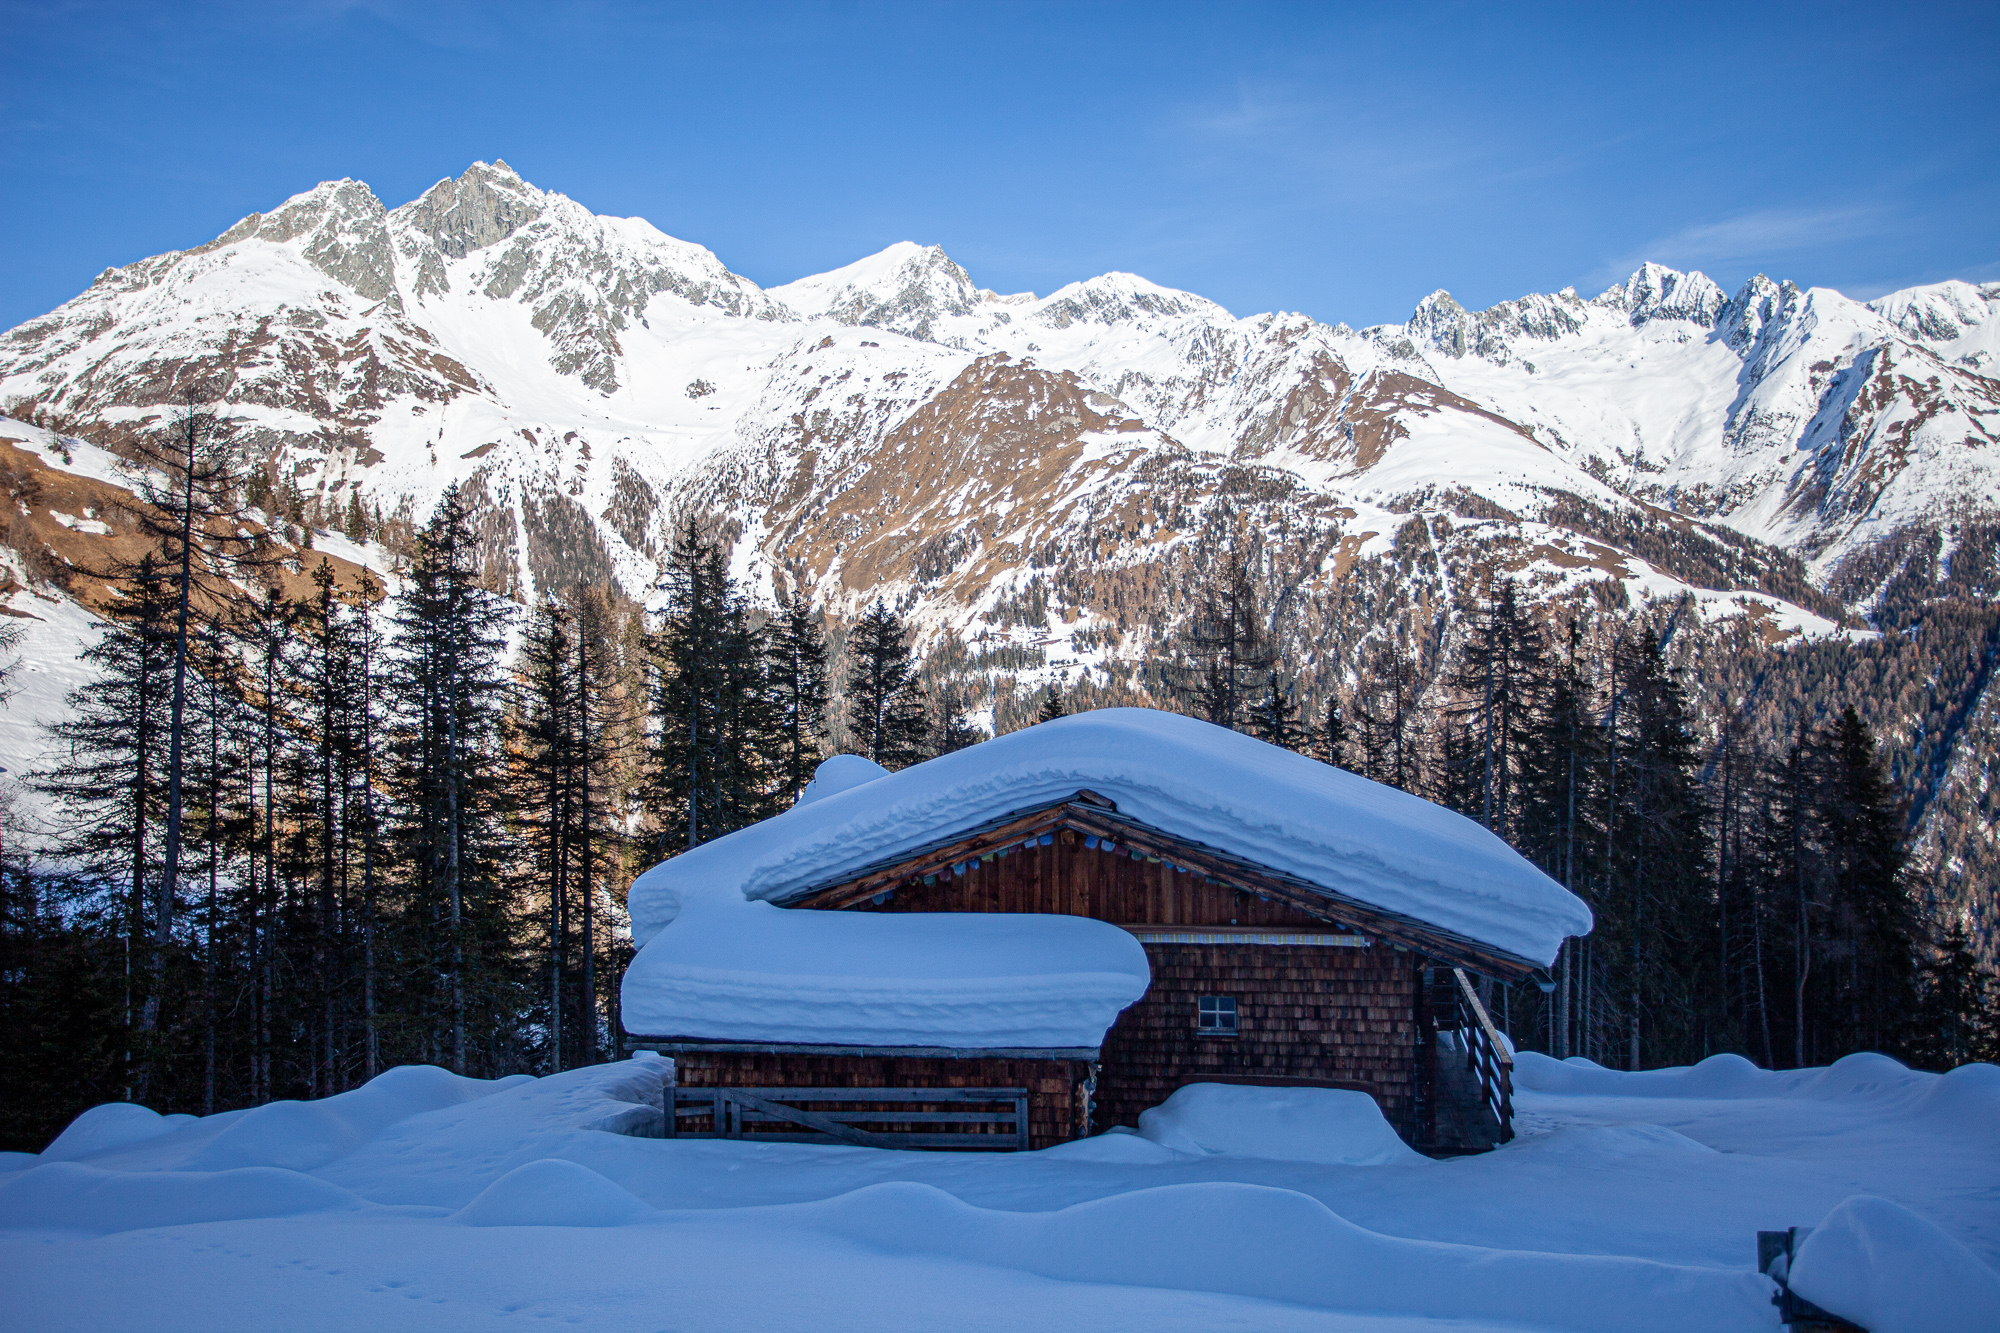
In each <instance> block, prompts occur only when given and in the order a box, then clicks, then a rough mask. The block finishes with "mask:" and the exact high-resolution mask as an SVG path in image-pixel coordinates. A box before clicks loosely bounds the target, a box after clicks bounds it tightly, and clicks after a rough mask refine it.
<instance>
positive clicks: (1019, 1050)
mask: <svg viewBox="0 0 2000 1333" xmlns="http://www.w3.org/2000/svg"><path fill="white" fill-rule="evenodd" d="M624 1042H625V1045H626V1046H627V1047H629V1048H630V1049H632V1050H640V1051H658V1052H660V1053H661V1054H662V1055H697V1054H708V1055H844V1056H851V1057H854V1058H856V1059H860V1058H864V1057H870V1058H878V1059H879V1058H882V1057H885V1056H889V1057H906V1058H911V1059H920V1060H1085V1061H1094V1060H1096V1059H1098V1057H1099V1055H1100V1054H1101V1052H1100V1050H1099V1048H1098V1047H1095V1046H832V1045H810V1044H804V1043H800V1042H755V1041H707V1040H704V1039H702V1038H700V1037H634V1036H628V1037H625V1038H624Z"/></svg>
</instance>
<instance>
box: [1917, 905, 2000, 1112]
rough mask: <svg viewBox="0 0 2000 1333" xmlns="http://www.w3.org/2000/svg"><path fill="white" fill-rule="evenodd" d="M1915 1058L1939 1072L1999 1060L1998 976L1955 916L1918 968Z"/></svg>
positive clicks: (1999, 993) (1923, 1065)
mask: <svg viewBox="0 0 2000 1333" xmlns="http://www.w3.org/2000/svg"><path fill="white" fill-rule="evenodd" d="M1914 1026H1915V1040H1914V1041H1913V1042H1912V1043H1911V1048H1910V1054H1911V1059H1912V1061H1913V1062H1914V1063H1915V1064H1917V1065H1918V1066H1919V1067H1920V1068H1924V1069H1934V1070H1937V1071H1938V1072H1940V1073H1944V1072H1948V1071H1950V1070H1953V1069H1956V1068H1958V1067H1959V1066H1960V1065H1964V1064H1971V1063H1972V1062H1974V1061H1976V1060H1985V1061H1993V1060H2000V978H1996V977H1995V976H1994V975H1993V973H1991V972H1990V971H1987V970H1986V969H1985V968H1983V967H1981V966H1980V963H1979V957H1978V955H1977V954H1975V953H1974V952H1973V949H1972V936H1971V934H1970V932H1968V931H1967V930H1966V928H1965V921H1964V920H1963V919H1962V918H1957V917H1954V918H1953V919H1952V920H1951V921H1950V923H1949V924H1947V925H1946V926H1945V928H1944V929H1943V930H1942V931H1941V932H1939V936H1938V941H1937V944H1936V946H1935V947H1934V948H1933V949H1932V951H1931V956H1930V957H1929V959H1927V960H1926V961H1925V963H1924V965H1923V968H1922V971H1921V972H1920V974H1919V992H1918V1000H1917V1005H1916V1022H1915V1025H1914Z"/></svg>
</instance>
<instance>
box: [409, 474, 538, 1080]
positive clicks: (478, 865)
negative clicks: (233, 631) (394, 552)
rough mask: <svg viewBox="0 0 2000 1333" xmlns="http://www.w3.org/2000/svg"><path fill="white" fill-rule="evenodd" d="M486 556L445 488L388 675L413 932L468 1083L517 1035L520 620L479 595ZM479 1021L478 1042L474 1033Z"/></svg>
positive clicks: (419, 553)
mask: <svg viewBox="0 0 2000 1333" xmlns="http://www.w3.org/2000/svg"><path fill="white" fill-rule="evenodd" d="M478 554H479V548H478V537H477V534H476V533H475V532H474V531H473V528H472V521H471V515H470V514H469V512H468V511H467V508H466V505H465V502H464V500H463V498H462V497H461V496H460V494H459V490H458V488H457V487H456V486H452V487H449V488H447V489H446V491H445V493H444V495H443V497H442V498H441V499H440V500H439V501H438V505H437V508H436V510H435V511H434V512H433V514H432V515H431V518H430V521H429V522H428V523H427V524H425V526H424V528H423V530H422V532H420V533H419V534H418V537H417V549H416V557H415V560H414V561H413V562H412V564H411V567H410V569H409V571H408V573H407V574H406V575H405V577H404V582H403V590H402V592H401V593H400V595H399V596H398V597H397V599H396V608H395V613H394V614H395V624H396V631H397V632H396V638H395V642H394V656H393V658H392V659H391V661H390V662H389V664H388V667H389V670H388V685H389V689H390V694H391V697H393V698H394V699H395V700H396V702H397V712H396V715H395V717H394V719H393V722H392V728H393V731H392V737H393V739H392V743H391V744H392V753H393V756H394V768H395V773H394V779H393V784H392V785H393V789H394V796H395V809H394V818H395V843H396V847H397V851H398V855H399V860H400V862H401V866H400V869H401V879H402V885H401V888H402V892H403V895H404V897H405V904H404V908H405V911H404V920H405V923H406V925H407V926H408V927H410V928H412V929H413V930H414V931H415V932H416V933H417V935H418V936H419V937H421V938H424V939H425V942H426V943H428V944H430V945H431V947H432V950H433V957H434V959H435V967H436V972H435V975H436V976H437V977H439V979H440V989H441V991H442V994H440V995H439V996H437V998H436V1010H434V1012H435V1013H436V1017H437V1018H438V1019H440V1020H441V1021H442V1022H443V1024H444V1027H443V1032H442V1037H441V1044H442V1046H443V1049H444V1051H445V1052H446V1059H447V1060H448V1062H449V1064H450V1066H451V1068H452V1069H453V1070H454V1071H455V1072H460V1073H464V1072H469V1068H470V1056H471V1051H472V1046H473V1044H474V1043H475V1042H480V1043H483V1044H485V1045H486V1046H487V1056H488V1061H487V1063H488V1067H489V1068H490V1067H493V1065H494V1063H495V1061H494V1058H493V1057H494V1056H495V1053H496V1052H497V1050H498V1044H499V1042H500V1038H501V1032H500V1027H499V1025H502V1024H505V1023H507V1022H509V1021H511V1010H510V1009H509V1007H508V1006H506V1005H505V1004H504V1003H502V1001H503V999H504V998H505V995H506V992H507V991H508V989H509V985H510V982H511V981H512V977H511V976H510V975H509V973H510V968H511V965H512V964H513V962H514V955H513V951H512V950H513V943H514V941H513V932H514V928H515V924H516V923H515V922H514V920H513V919H512V913H511V904H510V903H509V902H508V901H507V899H506V898H505V897H504V896H503V895H502V892H501V889H502V885H501V877H500V871H501V864H502V861H503V860H504V858H505V856H506V847H505V828H504V825H503V822H502V813H503V795H504V792H503V786H502V783H501V780H500V779H501V776H502V774H501V757H500V752H499V732H500V725H501V720H502V710H503V706H504V701H505V698H506V680H505V677H504V676H503V675H502V674H501V671H500V667H499V658H500V653H501V649H502V647H503V646H504V643H505V635H506V630H507V625H508V621H509V620H510V619H511V613H510V611H509V610H508V608H507V606H506V604H505V603H504V602H503V601H502V599H501V598H499V597H498V596H497V595H495V594H494V593H491V592H489V591H488V590H487V589H485V588H484V587H482V586H481V585H480V582H479V578H478V565H477V561H478ZM430 923H435V924H430ZM439 1010H441V1012H436V1011H439ZM472 1021H478V1022H480V1023H481V1031H480V1032H479V1033H476V1034H469V1033H468V1031H467V1027H468V1023H469V1022H472Z"/></svg>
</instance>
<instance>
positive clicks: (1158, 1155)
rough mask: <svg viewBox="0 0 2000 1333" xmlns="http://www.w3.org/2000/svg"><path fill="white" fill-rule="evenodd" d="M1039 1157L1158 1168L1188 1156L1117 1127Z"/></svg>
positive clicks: (1064, 1160)
mask: <svg viewBox="0 0 2000 1333" xmlns="http://www.w3.org/2000/svg"><path fill="white" fill-rule="evenodd" d="M1036 1155H1037V1156H1040V1157H1046V1158H1052V1159H1054V1160H1055V1161H1059V1162H1114V1163H1118V1164H1120V1165H1126V1166H1158V1165H1160V1164H1162V1163H1166V1162H1178V1161H1181V1160H1183V1158H1184V1156H1185V1154H1183V1153H1178V1152H1175V1151H1174V1150H1173V1149H1172V1148H1168V1147H1166V1146H1164V1145H1162V1144H1158V1143H1155V1142H1153V1140H1151V1139H1149V1138H1147V1137H1145V1136H1144V1135H1142V1134H1140V1133H1138V1132H1137V1131H1136V1130H1131V1129H1127V1128H1126V1127H1125V1126H1124V1125H1113V1126H1112V1127H1111V1128H1110V1129H1107V1130H1105V1131H1104V1132H1103V1133H1102V1134H1093V1135H1091V1136H1090V1137H1089V1138H1087V1139H1074V1140H1072V1141H1070V1142H1068V1143H1058V1144H1056V1145H1054V1146H1053V1147H1049V1148H1043V1149H1041V1150H1040V1151H1039V1152H1038V1153H1037V1154H1036Z"/></svg>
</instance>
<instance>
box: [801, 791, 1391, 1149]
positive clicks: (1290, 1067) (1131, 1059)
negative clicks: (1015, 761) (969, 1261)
mask: <svg viewBox="0 0 2000 1333" xmlns="http://www.w3.org/2000/svg"><path fill="white" fill-rule="evenodd" d="M830 896H837V895H830ZM850 910H855V911H872V912H1054V913H1060V914H1065V915H1071V916H1090V917H1096V918H1097V919H1098V920H1101V921H1109V922H1113V923H1115V924H1118V925H1124V926H1140V925H1149V926H1216V927H1225V928H1226V927H1230V926H1236V927H1239V928H1243V927H1253V926H1265V927H1274V928H1287V927H1289V928H1293V929H1299V930H1313V931H1330V930H1332V929H1333V918H1332V916H1331V915H1314V914H1311V913H1308V912H1305V911H1302V910H1300V909H1299V908H1297V907H1294V906H1292V905H1290V904H1287V903H1283V902H1278V901H1275V900H1265V899H1260V898H1258V897H1257V896H1256V895H1255V894H1251V893H1245V892H1243V891H1241V890H1239V889H1235V888H1231V887H1228V886H1226V885H1220V884H1214V883H1210V882H1208V881H1207V879H1206V877H1205V876H1202V875H1199V874H1193V873H1188V872H1185V871H1179V870H1176V869H1175V868H1174V867H1173V866H1172V865H1171V864H1170V863H1168V862H1167V861H1165V860H1155V859H1147V858H1140V859H1134V858H1133V857H1132V856H1131V855H1130V854H1129V853H1127V852H1125V851H1122V850H1119V851H1112V852H1104V851H1100V850H1097V849H1094V848H1089V847H1086V846H1085V845H1084V839H1083V835H1081V834H1079V833H1076V832H1075V831H1073V830H1063V831H1060V832H1058V833H1056V834H1055V835H1054V836H1053V837H1052V839H1051V841H1050V843H1049V845H1048V846H1046V847H1043V846H1036V847H1033V848H1030V849H1025V850H1017V851H1015V852H1013V853H1012V854H1010V855H1007V856H995V857H994V858H992V859H991V860H974V861H972V862H970V863H969V864H968V866H967V869H966V871H965V873H964V874H962V875H953V874H950V873H949V872H947V873H944V874H940V875H939V876H937V878H936V881H935V882H934V883H931V884H924V883H921V882H916V883H905V884H904V885H903V886H901V887H900V888H898V889H897V890H896V891H895V892H893V893H892V894H890V895H889V896H888V897H887V898H885V899H884V900H883V901H882V902H880V903H875V902H873V901H872V900H868V899H864V900H862V901H861V902H859V903H857V904H855V905H854V906H853V907H852V908H851V909H850ZM1146 957H1147V960H1148V962H1149V963H1150V964H1151V965H1152V970H1153V982H1152V985H1151V987H1149V988H1148V990H1147V992H1146V994H1145V996H1144V997H1143V998H1141V999H1140V1000H1139V1001H1138V1003H1136V1004H1134V1005H1133V1006H1132V1007H1131V1008H1130V1009H1127V1010H1126V1011H1125V1012H1124V1014H1123V1015H1121V1016H1120V1017H1119V1020H1118V1022H1117V1025H1116V1026H1114V1027H1113V1028H1112V1029H1111V1032H1110V1033H1109V1034H1108V1035H1107V1036H1106V1038H1105V1043H1104V1052H1103V1062H1102V1072H1100V1074H1099V1075H1098V1083H1097V1096H1096V1112H1095V1114H1094V1115H1093V1117H1092V1121H1093V1125H1094V1127H1095V1128H1097V1129H1100V1130H1101V1129H1103V1128H1104V1127H1105V1126H1107V1125H1114V1124H1117V1125H1131V1126H1135V1127H1136V1126H1137V1124H1138V1119H1139V1113H1140V1112H1141V1111H1143V1110H1145V1109H1146V1108H1147V1107H1150V1106H1157V1105H1159V1104H1160V1103H1161V1102H1163V1101H1165V1100H1166V1099H1167V1097H1168V1096H1170V1095H1171V1094H1172V1093H1173V1091H1174V1090H1175V1089H1176V1088H1180V1087H1184V1086H1186V1085H1187V1084H1189V1083H1198V1082H1202V1081H1204V1080H1217V1079H1219V1080H1223V1081H1230V1082H1252V1081H1258V1080H1263V1081H1269V1082H1274V1083H1293V1084H1304V1085H1320V1086H1342V1087H1348V1088H1352V1089H1355V1090H1358V1091H1365V1092H1368V1093H1370V1094H1372V1095H1373V1096H1374V1097H1375V1099H1376V1101H1377V1102H1378V1103H1379V1104H1380V1105H1381V1107H1382V1113H1383V1115H1384V1116H1385V1117H1386V1118H1387V1119H1388V1120H1389V1122H1390V1123H1391V1124H1393V1125H1394V1126H1395V1127H1396V1128H1397V1130H1398V1131H1399V1132H1400V1133H1402V1134H1403V1136H1404V1137H1405V1138H1413V1137H1414V1134H1415V1131H1416V1129H1417V1125H1416V1104H1415V1092H1416V1088H1415V1082H1416V1076H1417V1064H1418V1059H1419V1054H1420V1052H1419V1040H1418V1031H1417V1025H1418V1015H1417V1010H1416V990H1417V965H1418V960H1417V956H1416V955H1414V954H1411V953H1405V952H1402V951H1400V950H1397V949H1394V948H1391V947H1389V946H1388V945H1387V944H1384V943H1382V942H1381V941H1379V940H1376V941H1372V947H1365V948H1345V947H1333V948H1329V947H1320V946H1315V945H1286V944H1242V945H1236V944H1200V945H1183V944H1148V945H1147V946H1146ZM1203 995H1227V996H1231V997H1233V998H1234V999H1235V1000H1236V1002H1237V1013H1238V1023H1239V1031H1238V1035H1236V1036H1235V1037H1212V1036H1211V1037H1204V1036H1198V1035H1197V1034H1196V1031H1195V1013H1196V1003H1197V1001H1198V999H1199V997H1201V996H1203Z"/></svg>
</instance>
